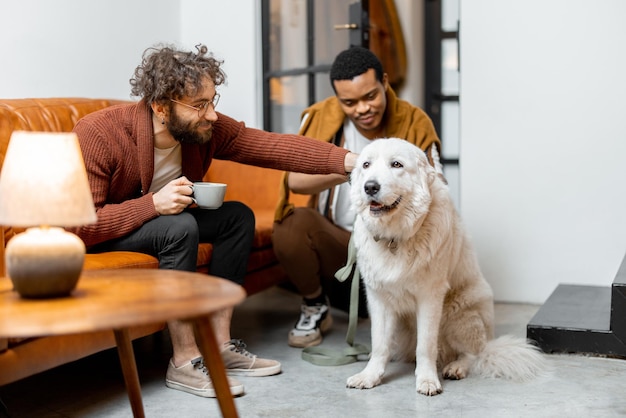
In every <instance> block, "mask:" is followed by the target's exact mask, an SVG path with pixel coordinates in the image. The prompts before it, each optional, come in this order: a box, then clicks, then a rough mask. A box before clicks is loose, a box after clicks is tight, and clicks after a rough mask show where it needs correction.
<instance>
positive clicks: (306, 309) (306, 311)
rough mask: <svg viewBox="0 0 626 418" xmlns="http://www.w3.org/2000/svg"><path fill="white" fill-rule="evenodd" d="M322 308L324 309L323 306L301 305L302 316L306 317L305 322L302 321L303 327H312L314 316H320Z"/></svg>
mask: <svg viewBox="0 0 626 418" xmlns="http://www.w3.org/2000/svg"><path fill="white" fill-rule="evenodd" d="M321 308H322V305H319V306H308V305H301V306H300V310H301V312H302V315H304V320H303V321H301V322H302V325H305V326H308V325H310V324H311V320H312V318H313V315H318V314H319V313H320V311H321ZM299 322H300V321H299Z"/></svg>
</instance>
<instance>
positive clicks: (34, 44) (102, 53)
mask: <svg viewBox="0 0 626 418" xmlns="http://www.w3.org/2000/svg"><path fill="white" fill-rule="evenodd" d="M179 9H180V5H179V1H168V0H136V1H126V0H107V1H76V0H20V1H7V0H3V1H2V2H1V3H0V16H2V19H1V20H2V24H0V39H2V42H0V61H1V63H2V64H1V65H0V97H3V98H23V97H68V96H81V97H106V98H117V99H130V85H129V83H128V80H129V79H130V78H131V76H132V74H133V71H134V70H135V67H136V66H137V64H139V62H140V59H141V53H142V52H143V50H144V49H145V48H146V47H148V46H151V45H153V44H154V43H156V42H163V41H169V42H176V41H178V38H179V36H180V23H179V17H178V16H179ZM146 11H149V12H150V13H149V14H147V13H146Z"/></svg>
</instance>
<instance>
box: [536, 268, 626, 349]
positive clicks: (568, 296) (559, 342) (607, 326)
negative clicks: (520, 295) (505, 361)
mask: <svg viewBox="0 0 626 418" xmlns="http://www.w3.org/2000/svg"><path fill="white" fill-rule="evenodd" d="M526 335H527V337H528V338H529V339H532V340H534V341H535V342H536V343H537V345H538V346H539V347H540V348H541V349H542V350H543V351H544V352H546V353H585V354H592V355H605V356H610V357H620V358H626V257H624V260H623V261H622V264H621V266H620V269H619V271H618V273H617V275H616V277H615V280H614V281H613V285H612V286H611V287H600V286H581V285H572V284H560V285H558V286H557V288H556V289H555V290H554V292H553V293H552V295H550V297H549V298H548V300H546V302H545V303H544V305H543V306H542V307H541V308H540V309H539V311H538V312H537V313H536V314H535V316H534V317H533V318H532V319H531V320H530V322H529V323H528V326H527V328H526Z"/></svg>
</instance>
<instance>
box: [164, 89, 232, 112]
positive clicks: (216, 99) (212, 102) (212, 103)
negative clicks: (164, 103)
mask: <svg viewBox="0 0 626 418" xmlns="http://www.w3.org/2000/svg"><path fill="white" fill-rule="evenodd" d="M170 101H172V102H174V103H178V104H179V105H181V106H185V107H188V108H190V109H193V110H195V111H196V112H198V117H199V118H201V117H203V116H204V115H205V114H206V112H207V110H209V106H212V107H213V110H215V107H216V106H217V104H218V103H219V101H220V94H219V93H215V95H214V96H213V100H206V101H205V102H204V104H203V105H202V106H199V107H198V106H192V105H190V104H187V103H183V102H180V101H178V100H174V99H170Z"/></svg>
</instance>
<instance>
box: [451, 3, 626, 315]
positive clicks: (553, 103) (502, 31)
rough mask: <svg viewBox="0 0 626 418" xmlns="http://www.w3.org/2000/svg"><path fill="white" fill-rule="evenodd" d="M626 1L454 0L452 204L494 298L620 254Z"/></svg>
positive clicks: (601, 268) (522, 294) (578, 279)
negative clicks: (457, 100)
mask: <svg viewBox="0 0 626 418" xmlns="http://www.w3.org/2000/svg"><path fill="white" fill-rule="evenodd" d="M624 16H626V2H624V1H622V0H596V1H593V2H588V1H571V0H550V1H546V0H517V1H506V2H505V1H501V0H461V18H460V20H461V40H460V45H461V95H460V97H461V155H460V160H461V167H460V168H461V208H462V211H463V216H464V219H465V222H466V224H467V225H468V227H469V229H470V232H471V234H472V236H473V239H474V243H475V246H476V249H477V251H478V253H479V257H480V262H481V265H482V267H483V270H484V273H485V275H486V276H487V278H488V280H489V282H490V283H491V284H492V286H493V288H494V290H495V293H496V298H497V299H499V300H506V301H528V302H536V303H542V302H544V301H545V299H546V298H547V297H548V296H549V294H550V293H551V292H552V291H553V290H554V288H555V287H556V286H557V285H558V284H559V283H579V284H593V285H601V286H608V285H610V284H611V282H612V280H613V278H614V276H615V273H616V272H617V269H618V267H619V265H620V262H621V260H622V257H623V256H624V254H625V253H626V214H625V212H624V208H625V207H626V184H625V181H626V164H625V163H626V161H625V160H626V117H625V116H624V115H626V100H625V98H626V77H625V73H624V68H626V54H625V53H624V48H625V45H626V25H624V19H623V18H624Z"/></svg>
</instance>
